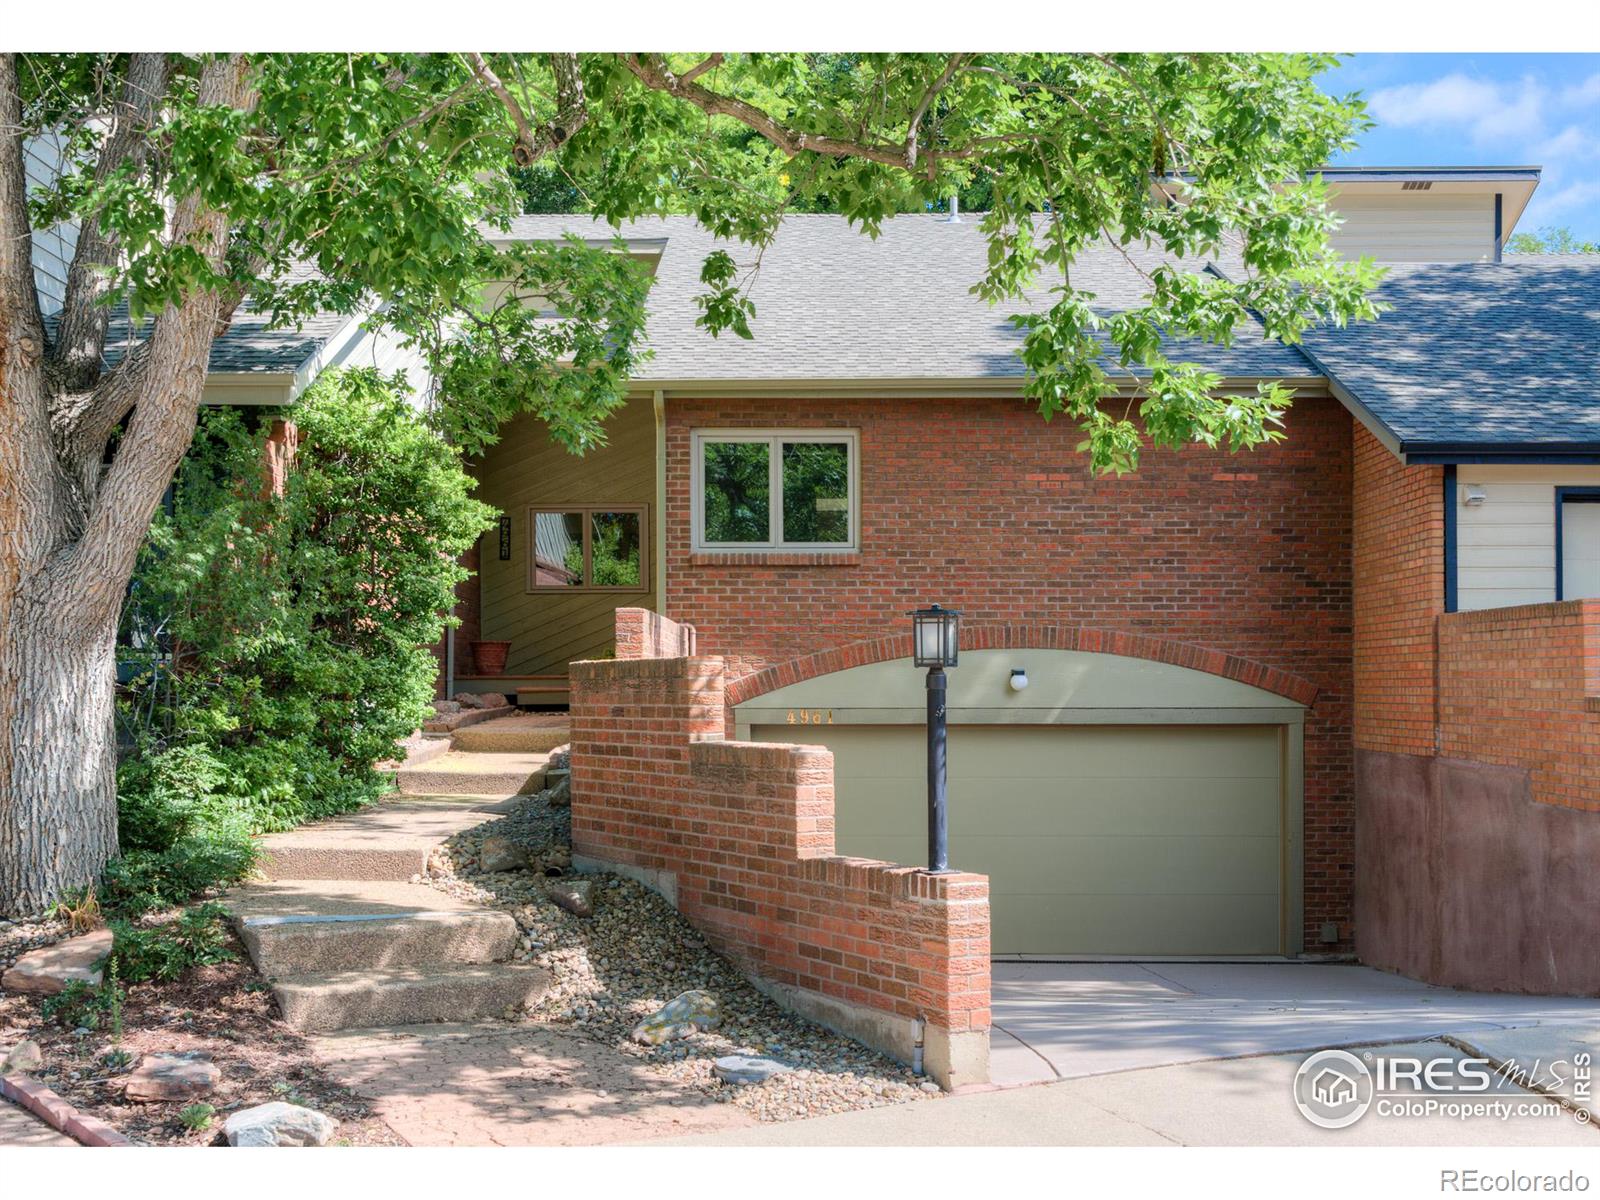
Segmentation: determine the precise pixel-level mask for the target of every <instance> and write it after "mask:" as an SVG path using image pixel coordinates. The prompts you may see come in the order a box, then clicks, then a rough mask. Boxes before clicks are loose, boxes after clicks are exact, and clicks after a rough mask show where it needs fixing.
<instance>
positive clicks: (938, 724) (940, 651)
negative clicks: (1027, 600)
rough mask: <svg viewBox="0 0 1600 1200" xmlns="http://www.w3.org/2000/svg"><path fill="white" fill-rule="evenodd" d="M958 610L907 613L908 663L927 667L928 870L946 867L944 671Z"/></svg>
mask: <svg viewBox="0 0 1600 1200" xmlns="http://www.w3.org/2000/svg"><path fill="white" fill-rule="evenodd" d="M960 637H961V614H960V613H958V612H952V611H951V610H950V609H947V608H940V607H939V606H938V605H937V604H935V605H934V606H933V607H932V608H919V609H918V610H917V611H916V612H914V613H912V614H911V654H912V660H911V661H912V665H913V666H916V667H926V668H927V669H928V870H930V871H948V870H949V869H950V838H949V820H948V816H947V812H946V804H945V705H944V696H945V683H946V680H945V674H944V669H945V668H946V667H953V666H955V665H956V652H957V645H958V643H959V640H960Z"/></svg>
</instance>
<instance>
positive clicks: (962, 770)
mask: <svg viewBox="0 0 1600 1200" xmlns="http://www.w3.org/2000/svg"><path fill="white" fill-rule="evenodd" d="M752 734H753V736H754V737H755V738H756V739H757V740H759V741H773V742H781V741H807V742H821V743H823V744H825V745H827V746H828V747H830V748H831V749H832V750H833V752H834V763H835V789H836V826H837V849H838V852H839V853H840V854H849V855H856V856H860V857H864V858H878V859H887V860H889V861H891V862H900V863H908V864H917V863H924V862H926V861H927V834H926V829H927V768H926V761H927V760H926V745H927V734H926V731H925V729H923V728H922V727H920V726H904V725H832V726H820V727H815V726H814V727H810V728H807V729H805V730H804V731H803V733H802V732H801V731H799V730H796V729H794V728H793V727H792V726H781V725H780V726H772V725H766V726H757V727H756V728H755V729H753V730H752ZM949 772H950V859H951V865H952V866H955V867H958V868H960V869H962V870H969V871H978V872H981V873H983V874H985V875H988V876H989V879H990V907H991V920H992V929H993V935H992V941H993V952H994V953H995V954H1035V955H1052V954H1060V955H1094V954H1106V955H1135V956H1137V955H1169V954H1175V955H1188V954H1193V955H1235V954H1281V953H1284V952H1285V949H1286V947H1285V944H1284V939H1283V916H1282V912H1283V876H1284V849H1283V848H1284V796H1283V770H1282V750H1281V747H1280V733H1279V728H1278V727H1277V726H1263V725H1164V726H1150V725H1141V726H1103V725H1054V726H1041V725H964V726H954V727H952V728H951V730H950V751H949Z"/></svg>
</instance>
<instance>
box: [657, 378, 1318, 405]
mask: <svg viewBox="0 0 1600 1200" xmlns="http://www.w3.org/2000/svg"><path fill="white" fill-rule="evenodd" d="M1026 382H1027V380H1026V379H1025V378H1024V377H1023V376H1020V375H1002V376H980V377H975V378H970V379H953V378H950V377H948V376H942V377H928V378H915V377H907V376H894V377H887V378H866V377H861V378H848V379H846V378H841V379H818V378H816V377H815V376H809V377H799V378H793V379H635V380H633V381H632V382H631V390H633V391H634V392H636V393H638V394H640V395H651V394H657V393H659V394H660V395H661V396H662V397H663V398H664V399H668V400H670V399H679V400H700V399H708V400H710V399H721V398H731V397H739V396H750V397H755V396H764V397H788V398H793V399H800V400H803V399H812V398H817V399H829V398H831V399H839V400H933V399H995V398H999V399H1012V400H1021V399H1025V398H1026V397H1025V396H1024V393H1023V387H1024V385H1025V384H1026ZM1260 383H1278V384H1282V385H1283V386H1285V387H1290V388H1294V389H1297V390H1301V391H1305V390H1315V391H1317V392H1322V391H1324V390H1325V389H1326V385H1327V380H1326V379H1324V378H1323V377H1322V376H1321V375H1317V374H1314V373H1311V372H1307V373H1306V374H1305V375H1296V376H1286V375H1259V376H1256V375H1252V376H1236V377H1229V378H1225V379H1223V381H1222V382H1221V384H1220V385H1219V386H1220V387H1221V388H1222V389H1223V390H1225V391H1239V390H1243V389H1248V388H1254V387H1255V386H1256V385H1257V384H1260ZM1144 390H1145V389H1144V388H1143V387H1142V386H1139V385H1135V384H1127V385H1124V386H1122V387H1119V388H1118V389H1117V391H1116V392H1115V393H1114V394H1115V395H1117V396H1139V395H1143V394H1144Z"/></svg>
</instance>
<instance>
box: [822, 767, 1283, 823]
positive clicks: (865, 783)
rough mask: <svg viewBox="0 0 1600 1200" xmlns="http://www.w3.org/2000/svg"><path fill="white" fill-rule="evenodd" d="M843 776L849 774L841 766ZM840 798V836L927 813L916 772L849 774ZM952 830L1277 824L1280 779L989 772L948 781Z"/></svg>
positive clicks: (918, 820) (921, 782) (924, 786)
mask: <svg viewBox="0 0 1600 1200" xmlns="http://www.w3.org/2000/svg"><path fill="white" fill-rule="evenodd" d="M839 777H840V778H844V779H848V775H846V774H845V773H843V772H842V771H841V772H840V774H839ZM848 786H849V791H850V795H849V801H850V803H848V804H847V805H844V806H840V807H839V810H838V812H837V814H836V826H837V828H838V830H839V836H840V837H841V838H858V837H880V836H893V835H894V834H897V833H900V832H902V831H903V830H904V829H905V828H906V825H907V824H908V823H912V824H915V825H916V826H918V827H920V826H921V825H922V824H923V823H925V821H926V819H927V816H926V814H927V810H928V785H927V782H926V780H924V779H916V780H852V781H850V783H849V785H848ZM949 806H950V836H951V837H960V836H963V835H966V834H983V833H986V832H990V831H992V830H994V829H995V828H997V827H999V828H1023V829H1028V830H1030V831H1034V832H1037V833H1041V834H1055V833H1078V834H1099V835H1119V834H1120V835H1125V836H1132V837H1136V836H1139V835H1141V834H1158V833H1165V832H1168V831H1170V830H1172V829H1176V828H1181V829H1183V830H1185V831H1186V832H1188V833H1191V834H1194V835H1198V836H1208V835H1218V836H1226V835H1230V834H1232V833H1234V832H1236V831H1238V830H1239V829H1241V828H1247V827H1255V828H1260V829H1268V828H1271V829H1275V828H1276V827H1277V823H1278V819H1279V810H1280V808H1281V802H1280V798H1279V787H1278V784H1277V782H1276V781H1273V782H1271V783H1267V782H1265V781H1242V782H1234V781H1229V780H1217V781H1209V780H1207V781H1202V782H1199V783H1191V784H1188V785H1185V786H1184V788H1183V790H1182V791H1181V792H1178V793H1174V791H1173V789H1172V787H1171V785H1166V786H1165V787H1162V786H1161V785H1159V784H1157V783H1156V782H1154V781H1150V780H1124V781H1118V782H1117V783H1116V784H1114V785H1111V786H1105V785H1100V784H1094V785H1090V784H1085V783H1083V782H1081V781H1071V782H1063V781H1059V780H1049V779H1041V780H1030V779H1005V780H988V781H986V783H985V785H984V786H983V787H982V788H981V789H980V788H977V787H974V786H972V785H970V784H969V785H966V786H962V785H961V784H959V783H958V782H957V781H955V780H952V781H951V782H950V796H949Z"/></svg>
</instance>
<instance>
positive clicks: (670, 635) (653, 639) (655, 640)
mask: <svg viewBox="0 0 1600 1200" xmlns="http://www.w3.org/2000/svg"><path fill="white" fill-rule="evenodd" d="M616 623H617V625H616V628H617V640H616V647H617V653H616V657H617V658H687V657H689V656H690V655H692V654H694V626H693V625H682V624H679V623H678V622H677V621H669V620H668V619H667V618H666V617H663V616H662V615H661V614H659V613H654V612H651V611H650V610H649V609H648V608H619V609H617V612H616Z"/></svg>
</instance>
